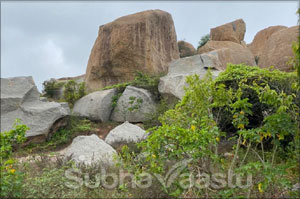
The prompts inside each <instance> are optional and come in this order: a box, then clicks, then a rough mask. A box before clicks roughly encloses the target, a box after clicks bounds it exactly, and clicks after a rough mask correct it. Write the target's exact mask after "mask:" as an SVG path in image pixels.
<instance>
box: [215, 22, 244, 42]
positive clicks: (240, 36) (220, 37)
mask: <svg viewBox="0 0 300 199" xmlns="http://www.w3.org/2000/svg"><path fill="white" fill-rule="evenodd" d="M245 32H246V24H245V22H244V20H243V19H238V20H235V21H233V22H230V23H227V24H224V25H221V26H218V27H216V28H212V29H210V40H213V41H231V42H235V43H238V44H240V43H241V41H243V40H244V36H245Z"/></svg>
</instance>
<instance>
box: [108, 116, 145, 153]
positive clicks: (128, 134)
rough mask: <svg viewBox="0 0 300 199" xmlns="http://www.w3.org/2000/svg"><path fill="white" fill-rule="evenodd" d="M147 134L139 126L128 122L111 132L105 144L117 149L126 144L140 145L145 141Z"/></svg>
mask: <svg viewBox="0 0 300 199" xmlns="http://www.w3.org/2000/svg"><path fill="white" fill-rule="evenodd" d="M145 133H146V132H145V130H143V129H141V128H140V127H139V126H137V125H133V124H130V123H129V122H127V121H126V122H124V123H123V124H121V125H119V126H117V127H116V128H114V129H113V130H111V131H110V132H109V134H108V135H107V136H106V138H105V142H106V143H108V144H109V145H111V146H113V147H114V148H115V149H116V148H118V147H120V146H122V145H124V144H132V143H138V142H139V141H141V140H142V139H143V137H144V136H145Z"/></svg>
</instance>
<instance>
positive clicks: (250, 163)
mask: <svg viewBox="0 0 300 199" xmlns="http://www.w3.org/2000/svg"><path fill="white" fill-rule="evenodd" d="M296 78H297V77H296V75H295V73H285V72H280V71H278V70H268V69H260V68H258V67H250V66H245V65H229V66H228V68H227V70H226V71H225V72H224V73H222V74H220V76H219V77H218V78H217V79H216V80H212V76H211V74H210V73H209V74H208V75H207V77H205V78H204V79H200V78H199V76H197V75H193V76H190V77H188V78H187V83H188V84H189V87H188V88H187V89H186V95H185V96H184V98H183V99H182V100H181V101H180V102H179V104H177V105H176V107H175V108H174V109H171V110H169V111H167V112H166V113H165V114H164V115H163V116H162V117H161V118H160V121H161V123H162V126H160V127H155V128H152V129H150V130H149V132H151V133H150V135H149V137H148V138H147V139H146V140H144V141H143V142H141V143H140V144H139V147H140V150H141V152H140V153H141V154H148V155H147V156H146V158H145V159H142V160H139V161H138V162H135V163H132V160H136V159H137V157H138V154H134V153H130V152H128V151H126V150H125V149H126V148H125V149H124V151H123V154H122V157H123V161H124V163H125V164H126V165H127V168H128V169H129V170H131V171H132V172H135V173H140V172H142V171H148V172H151V173H153V174H155V175H159V176H164V175H166V174H167V173H168V170H169V168H170V166H172V165H174V164H175V163H176V162H179V161H183V160H186V159H190V160H191V161H190V162H189V164H188V165H187V166H186V167H185V168H184V169H183V172H189V174H193V173H198V174H200V173H199V171H204V172H205V173H208V174H209V175H212V174H213V173H214V172H215V171H219V172H225V173H227V174H228V176H232V175H233V174H240V175H242V176H245V175H246V174H249V173H251V174H253V177H254V179H253V184H252V186H251V187H247V188H246V189H245V188H231V187H224V188H222V189H221V190H220V191H217V192H216V191H215V190H213V187H210V188H209V189H198V188H197V187H195V186H189V187H188V188H186V189H183V188H182V186H180V184H181V181H182V180H183V179H182V178H181V179H180V177H178V178H176V180H175V181H174V183H173V184H172V186H162V188H163V190H164V191H165V192H167V193H168V194H169V195H173V196H176V197H182V196H184V195H186V194H188V193H189V194H191V193H192V194H193V195H192V197H200V196H202V195H203V194H206V196H207V197H232V196H235V197H247V196H248V197H249V196H252V197H272V196H273V194H275V193H276V194H277V193H280V192H282V191H283V190H290V188H291V185H292V183H295V181H294V180H293V177H292V178H291V177H290V176H289V175H292V176H295V175H297V168H296V167H295V165H296V162H297V159H298V158H299V153H297V151H299V106H297V105H296V104H295V103H294V102H295V98H296V95H295V90H293V88H292V87H291V84H293V83H294V82H295V80H296ZM258 107H259V108H258ZM222 112H223V115H226V117H227V118H229V121H230V123H231V125H232V128H231V130H232V129H233V132H230V131H228V129H226V128H225V129H224V128H222V127H221V122H220V121H222V117H224V116H223V115H222V114H221V113H222ZM258 116H259V119H260V121H257V120H256V122H253V118H255V117H258ZM224 130H225V132H226V130H227V132H226V133H224ZM230 135H231V136H232V135H233V137H231V138H230V139H231V140H234V141H235V142H236V144H235V145H234V146H233V149H234V151H233V158H232V159H224V158H222V156H221V154H220V153H219V152H218V148H219V144H220V140H221V138H222V137H224V138H222V140H225V142H227V141H226V140H228V139H229V136H230ZM282 153H283V154H284V155H280V154H282ZM238 157H240V158H238ZM275 165H276V166H275ZM274 167H276V169H273V168H274ZM288 172H289V173H290V174H289V173H288ZM288 174H289V175H288ZM278 177H280V179H281V181H280V182H276V178H278ZM185 180H186V179H185Z"/></svg>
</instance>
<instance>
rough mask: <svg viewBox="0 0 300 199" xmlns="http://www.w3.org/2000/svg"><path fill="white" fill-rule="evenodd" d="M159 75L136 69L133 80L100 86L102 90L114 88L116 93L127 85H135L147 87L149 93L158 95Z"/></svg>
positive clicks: (120, 91)
mask: <svg viewBox="0 0 300 199" xmlns="http://www.w3.org/2000/svg"><path fill="white" fill-rule="evenodd" d="M161 76H162V75H153V76H150V75H148V74H145V73H142V72H139V71H136V72H135V76H134V80H133V81H131V82H124V83H119V84H115V85H112V86H106V87H104V88H102V90H107V89H112V88H116V89H117V91H118V93H122V92H123V91H124V90H125V88H126V87H127V86H135V87H138V88H144V89H147V90H149V91H150V92H151V93H153V94H154V95H155V96H157V97H159V92H158V84H159V78H160V77H161Z"/></svg>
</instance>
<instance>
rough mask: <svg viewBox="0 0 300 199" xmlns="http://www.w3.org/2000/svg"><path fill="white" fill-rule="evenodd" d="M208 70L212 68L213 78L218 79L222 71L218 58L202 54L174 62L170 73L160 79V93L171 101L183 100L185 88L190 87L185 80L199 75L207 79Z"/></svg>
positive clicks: (170, 67) (171, 64)
mask: <svg viewBox="0 0 300 199" xmlns="http://www.w3.org/2000/svg"><path fill="white" fill-rule="evenodd" d="M208 68H211V72H212V75H213V77H217V76H218V75H219V73H220V71H221V70H219V69H218V68H220V62H219V60H218V57H217V56H215V55H213V54H209V53H206V54H201V55H194V56H191V57H186V58H183V59H178V60H174V61H173V62H171V63H170V66H169V72H168V74H167V75H166V76H164V77H161V78H160V82H159V85H158V90H159V92H160V93H161V94H162V95H163V96H164V97H165V98H167V99H168V100H169V101H174V100H175V99H182V97H183V96H184V93H185V91H184V87H185V86H188V85H187V83H186V81H185V79H186V77H187V76H189V75H192V74H197V75H199V76H200V78H203V77H205V75H206V73H207V70H208Z"/></svg>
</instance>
